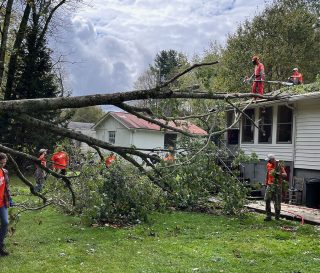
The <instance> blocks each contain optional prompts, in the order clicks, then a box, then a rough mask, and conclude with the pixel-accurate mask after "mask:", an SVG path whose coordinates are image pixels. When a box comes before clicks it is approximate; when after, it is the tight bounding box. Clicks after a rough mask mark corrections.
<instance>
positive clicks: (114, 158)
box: [105, 155, 116, 168]
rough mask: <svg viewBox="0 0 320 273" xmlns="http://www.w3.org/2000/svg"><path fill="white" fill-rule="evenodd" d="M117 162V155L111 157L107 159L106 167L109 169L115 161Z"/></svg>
mask: <svg viewBox="0 0 320 273" xmlns="http://www.w3.org/2000/svg"><path fill="white" fill-rule="evenodd" d="M115 160H116V156H115V155H109V156H108V157H107V159H106V162H105V163H106V166H107V167H108V168H109V167H110V165H111V164H112V162H113V161H115Z"/></svg>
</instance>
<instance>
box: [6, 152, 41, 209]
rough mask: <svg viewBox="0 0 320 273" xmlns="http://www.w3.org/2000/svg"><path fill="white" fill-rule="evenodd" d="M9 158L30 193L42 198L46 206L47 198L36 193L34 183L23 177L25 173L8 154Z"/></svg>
mask: <svg viewBox="0 0 320 273" xmlns="http://www.w3.org/2000/svg"><path fill="white" fill-rule="evenodd" d="M8 158H9V159H10V161H11V162H12V163H13V167H14V169H15V171H16V173H17V175H18V177H19V178H20V180H21V181H22V182H23V183H24V184H26V185H27V186H28V187H29V189H30V192H31V193H32V194H33V195H35V196H38V197H40V198H41V199H42V201H43V203H44V204H45V203H46V202H47V198H46V197H44V196H43V195H42V194H40V193H38V192H36V191H35V190H34V186H33V184H32V182H30V181H29V180H28V179H27V178H26V177H25V176H24V175H23V173H22V172H21V170H20V168H19V166H18V164H17V162H16V161H15V160H14V159H13V157H12V156H11V155H10V154H8Z"/></svg>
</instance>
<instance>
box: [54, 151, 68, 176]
mask: <svg viewBox="0 0 320 273" xmlns="http://www.w3.org/2000/svg"><path fill="white" fill-rule="evenodd" d="M51 161H52V162H53V170H54V171H55V172H57V173H60V174H62V175H66V174H67V167H68V163H69V156H68V154H67V153H66V152H65V151H64V150H63V147H62V146H60V145H58V146H57V147H56V149H55V153H54V154H53V156H52V157H51Z"/></svg>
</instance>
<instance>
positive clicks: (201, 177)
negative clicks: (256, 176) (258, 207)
mask: <svg viewBox="0 0 320 273" xmlns="http://www.w3.org/2000/svg"><path fill="white" fill-rule="evenodd" d="M185 147H187V149H188V151H187V152H185V153H183V154H182V155H177V156H176V162H175V163H176V165H179V166H176V165H173V164H167V163H166V162H162V164H161V166H160V168H161V171H162V173H164V178H163V179H165V181H166V182H167V183H169V184H170V186H171V188H172V193H171V194H170V195H169V201H170V202H171V206H174V207H177V208H178V209H189V210H194V209H195V208H197V207H198V206H203V205H204V204H205V203H204V202H203V200H208V198H209V197H210V196H213V195H216V196H218V197H219V199H220V200H221V201H222V205H223V209H224V210H225V212H226V213H231V214H235V213H238V212H239V211H241V210H242V209H243V205H244V203H245V198H246V189H245V187H244V186H243V185H242V184H241V183H239V181H238V180H237V179H235V177H234V176H232V175H231V174H229V173H228V172H227V171H226V170H224V169H223V167H222V166H221V164H219V162H220V161H219V156H221V152H222V151H221V150H219V149H218V148H217V147H216V146H215V145H214V144H213V143H208V144H207V146H206V148H205V149H201V148H203V147H204V143H202V142H201V141H198V142H196V141H193V142H189V143H186V144H185ZM223 156H224V155H223ZM200 209H202V208H200Z"/></svg>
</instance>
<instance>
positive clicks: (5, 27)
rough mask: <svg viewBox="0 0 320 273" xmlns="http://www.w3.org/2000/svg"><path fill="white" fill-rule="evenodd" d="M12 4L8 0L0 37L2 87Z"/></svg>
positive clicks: (0, 78)
mask: <svg viewBox="0 0 320 273" xmlns="http://www.w3.org/2000/svg"><path fill="white" fill-rule="evenodd" d="M12 4H13V0H8V2H7V6H6V14H5V17H4V22H3V28H2V37H1V46H0V86H2V79H3V74H4V63H5V58H6V50H7V42H8V32H9V27H10V19H11V11H12Z"/></svg>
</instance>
